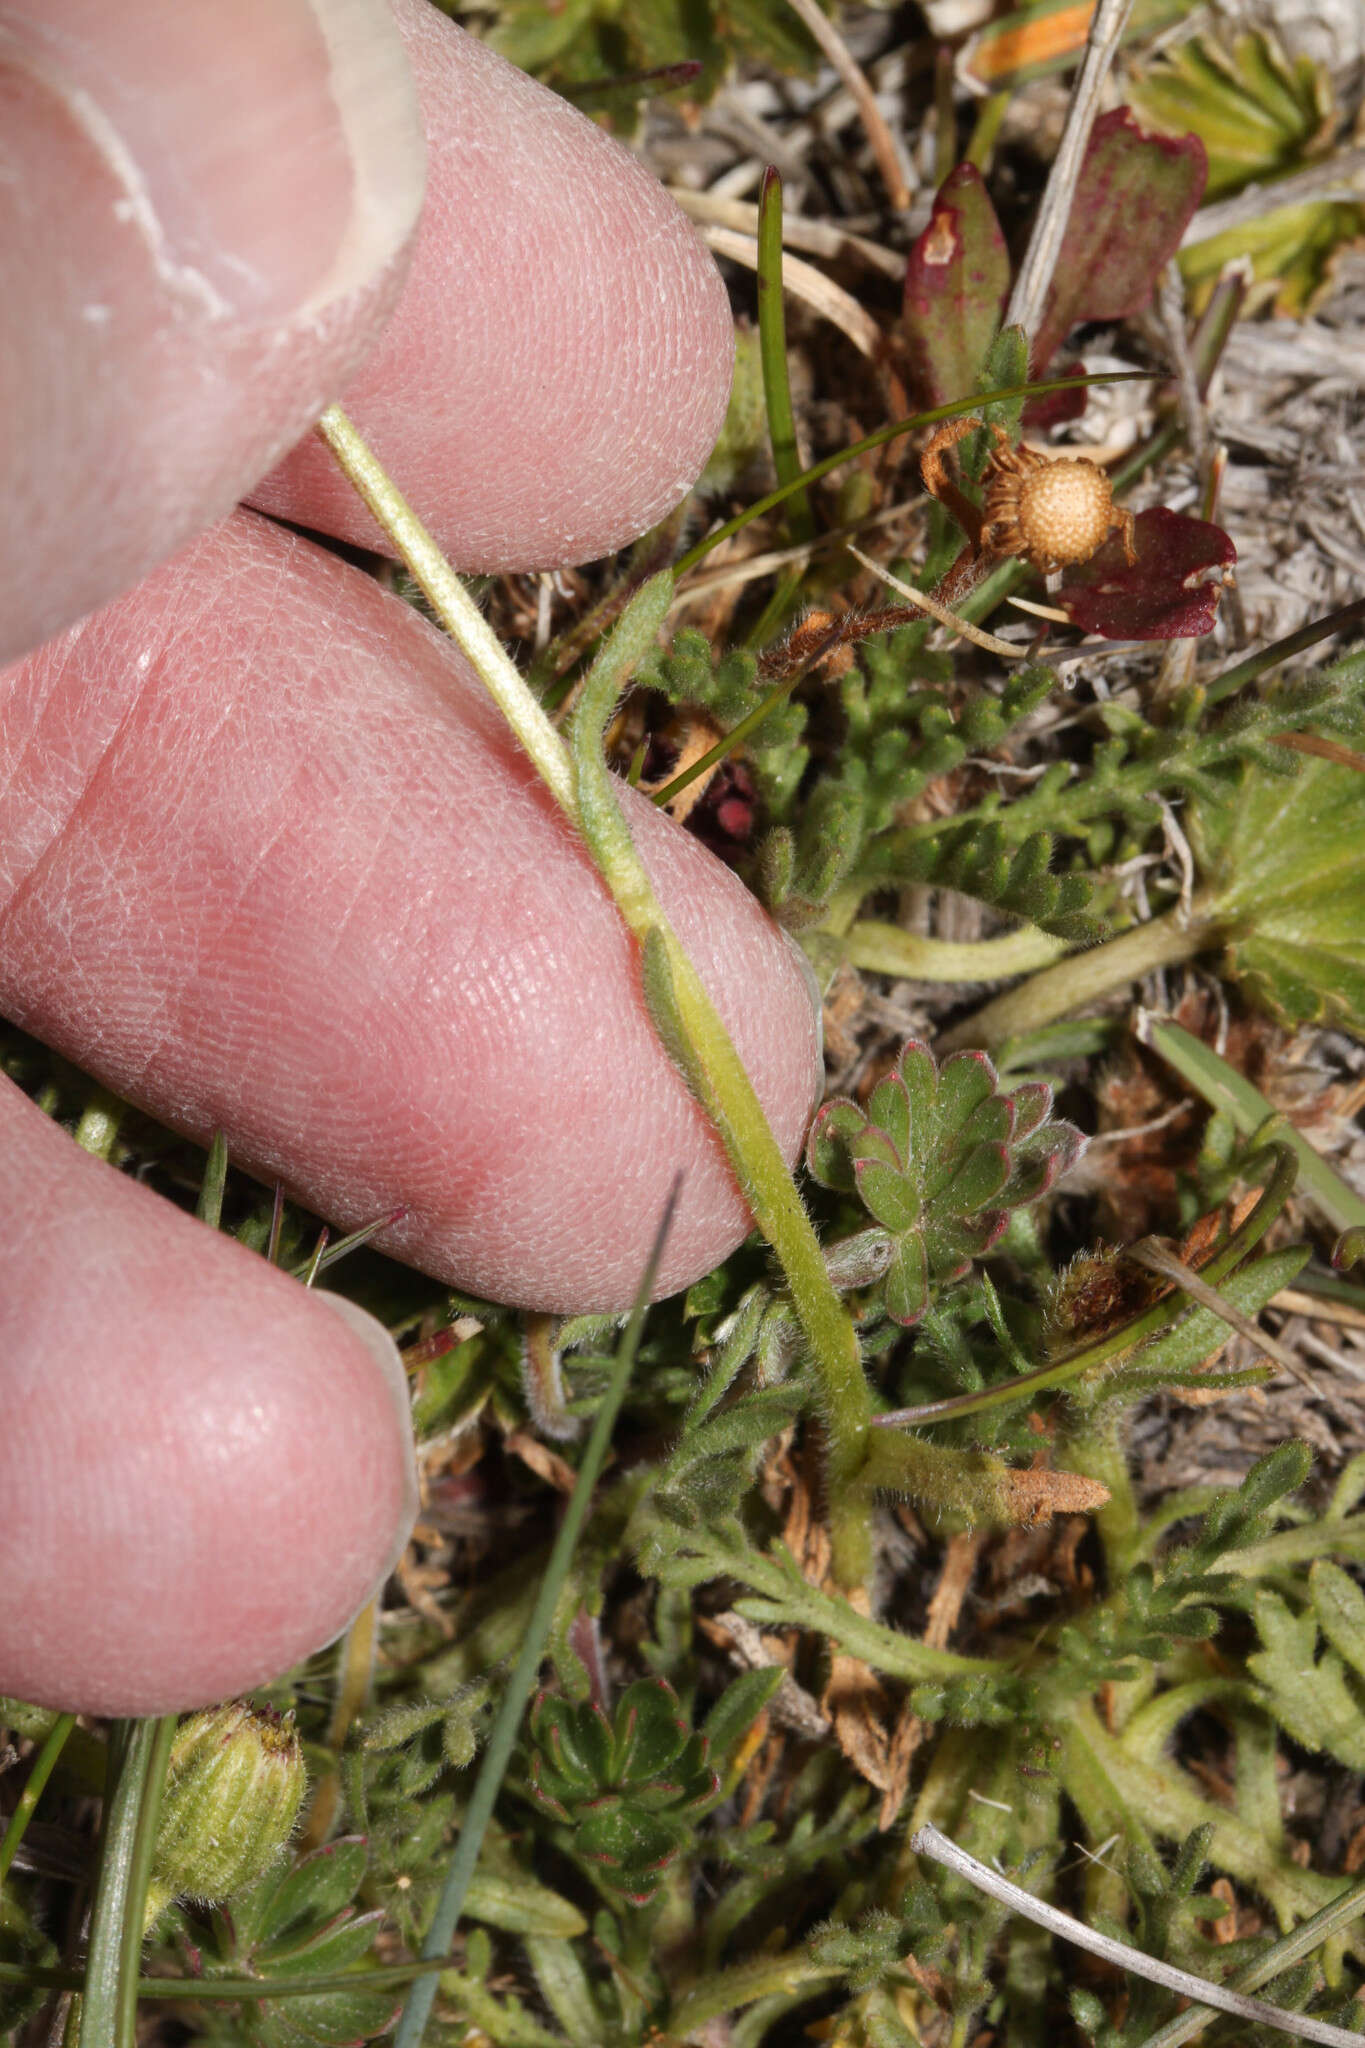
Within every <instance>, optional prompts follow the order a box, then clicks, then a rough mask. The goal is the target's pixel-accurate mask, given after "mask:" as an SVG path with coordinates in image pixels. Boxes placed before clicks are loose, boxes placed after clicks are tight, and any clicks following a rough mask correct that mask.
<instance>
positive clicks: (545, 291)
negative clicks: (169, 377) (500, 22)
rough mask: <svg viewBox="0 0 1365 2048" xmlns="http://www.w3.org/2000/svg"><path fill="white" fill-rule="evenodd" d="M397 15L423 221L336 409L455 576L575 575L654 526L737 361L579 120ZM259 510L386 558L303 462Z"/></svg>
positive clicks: (680, 266) (363, 519)
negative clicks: (471, 280) (420, 162)
mask: <svg viewBox="0 0 1365 2048" xmlns="http://www.w3.org/2000/svg"><path fill="white" fill-rule="evenodd" d="M396 12H397V14H398V18H399V22H400V26H401V27H402V29H403V32H404V34H405V35H406V36H407V38H408V46H409V53H410V55H411V56H412V58H413V61H414V67H415V70H416V73H417V79H418V88H419V92H420V93H421V96H422V99H423V105H424V109H425V113H426V119H427V125H428V129H429V133H430V151H429V177H428V199H427V209H426V214H425V217H424V220H423V225H422V228H421V231H420V237H419V246H418V252H417V256H416V258H415V260H414V265H413V272H412V277H411V280H410V284H409V289H408V290H407V292H406V293H405V294H404V297H403V300H402V302H401V304H400V306H399V308H398V311H397V313H396V314H395V317H394V320H393V321H392V323H391V324H390V327H389V328H388V330H387V332H386V334H385V336H384V339H383V340H382V341H381V343H380V345H379V347H378V349H377V350H376V351H375V352H374V354H373V355H372V356H371V358H370V360H369V361H368V362H367V364H366V365H365V368H364V370H363V371H362V372H361V373H360V375H359V376H358V377H357V378H356V379H354V380H353V381H352V382H351V383H350V384H348V386H347V388H346V390H345V392H344V394H343V403H344V404H345V407H346V410H347V411H348V413H349V414H350V415H351V417H352V418H353V419H354V420H355V422H356V424H357V426H358V427H359V428H360V430H361V432H362V433H363V434H364V435H365V437H366V439H367V440H369V441H370V443H371V445H372V446H373V447H374V448H375V450H376V452H377V453H378V455H379V456H380V459H381V460H382V461H383V462H384V463H385V465H386V466H387V467H388V469H389V470H390V471H391V473H392V474H393V475H395V476H396V477H398V478H399V479H400V481H401V482H402V484H403V487H404V490H405V492H406V494H407V496H408V497H409V498H410V500H411V502H412V503H413V504H414V505H415V506H416V507H417V509H418V510H419V511H420V513H421V514H422V516H423V518H424V519H425V520H426V521H427V523H428V524H429V525H430V526H431V527H432V530H433V532H434V533H435V536H436V538H437V540H438V542H439V543H440V544H441V546H442V547H443V548H444V549H445V551H446V553H447V554H449V555H450V556H451V558H452V559H453V560H455V561H456V562H458V563H459V564H460V565H461V566H463V567H465V568H468V569H485V568H487V569H494V568H508V569H512V568H515V569H526V568H530V567H553V566H557V565H562V564H566V563H571V562H581V561H585V560H589V559H591V558H593V557H595V556H598V555H601V554H604V553H607V552H609V551H610V550H611V549H613V548H615V547H617V546H620V545H622V544H623V543H624V542H626V541H627V540H631V539H634V538H635V537H636V536H637V535H638V534H639V533H641V532H642V531H644V530H646V529H647V528H648V527H649V526H651V525H653V524H654V523H655V522H656V521H657V520H658V519H660V518H661V517H662V516H663V515H664V514H665V513H666V512H667V511H668V510H669V509H671V507H672V506H673V505H674V504H676V502H677V501H678V498H679V497H680V496H681V495H682V493H683V491H684V490H685V489H686V487H687V485H688V484H689V483H690V482H691V481H692V479H693V478H694V477H695V476H696V474H697V473H698V471H699V470H700V468H701V466H702V464H703V463H704V461H705V460H706V457H707V456H708V455H709V453H710V451H711V447H712V445H713V444H714V441H715V438H716V435H717V434H718V433H719V431H720V427H721V424H722V421H723V418H724V411H725V400H726V397H727V394H728V386H729V377H730V371H731V367H732V358H733V333H732V328H731V324H730V315H729V308H728V304H727V301H726V297H725V293H724V290H723V288H722V286H721V284H720V280H719V276H718V273H717V272H716V269H715V266H714V264H713V263H712V261H711V259H710V257H709V256H708V255H707V254H706V253H705V251H704V250H703V249H702V248H701V246H700V244H699V242H698V240H697V238H696V235H695V233H694V231H693V229H692V228H691V226H690V224H689V223H688V222H687V221H686V220H685V219H684V218H683V216H682V215H681V214H680V213H679V212H678V210H677V209H676V207H675V206H674V205H673V203H672V201H671V200H669V199H668V198H667V196H666V195H664V194H663V193H662V192H661V191H660V189H659V188H658V186H657V185H655V184H654V182H653V181H652V180H651V179H650V178H649V177H648V176H647V175H646V174H645V173H644V171H643V170H642V168H641V166H640V165H639V164H638V163H636V162H635V160H634V159H633V158H631V157H630V156H629V155H628V154H627V153H626V152H624V151H623V150H621V149H620V147H619V146H618V145H616V144H614V143H612V142H611V140H610V138H608V137H605V136H604V135H603V134H602V133H601V131H600V130H597V129H596V128H594V126H593V124H592V123H591V122H589V121H588V120H587V119H586V117H584V116H583V115H581V114H580V113H578V112H577V110H575V109H573V108H571V107H570V106H568V104H567V103H566V102H564V101H562V100H558V101H556V100H554V98H553V96H546V95H543V94H542V92H541V89H540V88H538V87H537V86H536V85H535V84H534V82H533V81H530V80H528V79H526V78H525V76H524V75H523V74H521V73H517V72H513V71H510V70H505V69H504V67H503V66H502V64H501V60H499V59H498V58H497V57H496V56H495V54H494V53H493V52H491V51H489V50H488V49H487V48H486V47H484V46H483V45H480V44H477V43H471V42H470V40H469V39H468V38H466V37H464V36H463V35H461V34H459V33H457V32H451V31H449V30H448V28H447V27H446V25H445V24H444V23H442V22H439V21H437V22H436V23H435V24H434V26H435V30H436V33H434V34H433V32H432V29H433V24H432V23H431V22H430V21H427V20H424V19H423V14H424V12H426V13H429V12H430V10H429V9H424V6H423V5H422V4H421V0H398V5H397V7H396ZM476 88H478V90H476ZM485 95H486V97H485ZM494 99H495V100H496V115H494V114H493V113H492V112H491V110H490V108H491V103H492V101H493V100H494ZM471 275H476V276H477V277H478V278H479V286H478V289H477V290H470V289H469V288H468V286H467V284H463V283H461V282H460V281H459V280H460V279H461V277H462V276H463V277H464V278H468V277H469V276H471ZM512 306H515V307H516V308H517V309H518V316H517V317H516V318H515V319H509V318H508V316H507V308H509V307H512ZM253 502H254V503H256V504H258V505H260V506H262V507H263V508H264V509H267V510H270V511H274V512H277V513H282V514H284V515H285V516H287V517H289V518H293V519H301V520H302V521H304V523H312V524H320V525H322V526H324V527H325V528H326V530H328V531H329V532H336V533H339V534H342V535H343V536H344V537H346V538H349V539H352V540H354V541H357V542H359V543H361V544H363V545H365V546H378V547H383V546H385V545H386V543H384V541H383V538H382V536H381V535H380V534H379V533H378V530H377V529H376V528H375V527H374V526H373V524H372V523H371V522H370V520H369V518H368V515H365V514H363V513H362V512H360V511H359V510H358V508H356V507H355V505H354V503H353V501H352V500H351V499H350V498H349V497H348V496H347V493H346V489H345V487H344V486H342V485H340V484H339V483H338V481H337V479H336V478H335V476H334V475H333V474H332V472H331V471H330V470H329V468H328V462H327V457H326V455H325V452H324V451H322V450H320V449H318V448H315V447H312V446H308V445H301V446H300V447H299V448H297V449H295V450H294V451H293V453H292V454H291V455H290V457H289V459H288V461H287V462H286V463H285V464H284V465H283V467H282V468H281V469H280V470H279V471H277V472H276V473H275V474H274V475H273V476H272V477H270V478H268V479H267V480H266V482H265V484H264V485H263V486H262V487H261V488H260V489H259V490H258V491H257V492H256V493H255V494H254V497H253Z"/></svg>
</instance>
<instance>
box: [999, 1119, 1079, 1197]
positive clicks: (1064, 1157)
mask: <svg viewBox="0 0 1365 2048" xmlns="http://www.w3.org/2000/svg"><path fill="white" fill-rule="evenodd" d="M1084 1150H1085V1139H1084V1138H1083V1137H1082V1136H1081V1133H1080V1132H1079V1131H1078V1130H1077V1129H1076V1128H1075V1126H1074V1125H1073V1124H1050V1125H1049V1126H1048V1128H1047V1129H1046V1130H1044V1131H1038V1132H1036V1133H1035V1134H1034V1135H1033V1136H1032V1137H1030V1138H1029V1139H1028V1140H1027V1142H1026V1143H1025V1144H1023V1145H1022V1146H1020V1147H1019V1148H1018V1149H1017V1150H1016V1152H1015V1156H1014V1171H1013V1172H1012V1173H1011V1175H1010V1177H1009V1179H1008V1181H1007V1182H1006V1183H1005V1186H1004V1188H1003V1190H1002V1192H1001V1195H1000V1199H1001V1201H1002V1202H1007V1203H1008V1204H1009V1206H1010V1207H1011V1208H1012V1209H1019V1208H1023V1207H1025V1206H1026V1205H1027V1204H1028V1203H1029V1202H1036V1201H1037V1200H1038V1198H1039V1196H1040V1195H1045V1194H1046V1193H1047V1191H1048V1189H1049V1188H1050V1187H1051V1186H1052V1185H1053V1183H1054V1182H1055V1181H1059V1180H1060V1179H1061V1177H1062V1175H1063V1174H1064V1173H1069V1172H1070V1171H1071V1169H1072V1167H1073V1166H1074V1165H1075V1164H1076V1161H1077V1160H1078V1159H1079V1158H1080V1156H1081V1153H1082V1152H1083V1151H1084Z"/></svg>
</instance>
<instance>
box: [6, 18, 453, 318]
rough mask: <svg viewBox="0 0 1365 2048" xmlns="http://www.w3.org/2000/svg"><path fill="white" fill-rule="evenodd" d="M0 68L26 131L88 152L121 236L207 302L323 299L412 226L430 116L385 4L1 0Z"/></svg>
mask: <svg viewBox="0 0 1365 2048" xmlns="http://www.w3.org/2000/svg"><path fill="white" fill-rule="evenodd" d="M0 73H3V74H8V76H7V79H6V84H7V87H9V88H10V89H12V90H14V91H17V92H18V93H19V94H20V96H21V100H22V102H23V104H24V108H25V112H26V114H27V121H26V124H25V130H24V132H25V135H26V138H29V137H34V136H41V138H42V142H41V147H43V148H48V147H50V148H52V149H53V150H54V151H56V152H58V153H59V155H61V156H62V157H63V163H64V167H68V174H69V161H70V157H71V155H72V153H73V152H75V153H77V160H78V163H79V164H80V165H81V166H82V167H84V166H85V165H86V164H87V163H88V166H89V171H90V177H89V179H88V180H87V187H88V189H89V190H90V191H91V192H92V194H93V195H95V198H98V200H99V201H100V202H101V203H106V204H108V205H109V206H110V211H111V218H110V220H109V232H110V235H111V236H116V235H117V234H118V232H119V229H120V227H122V228H124V229H126V230H127V231H129V232H132V233H135V234H137V235H139V236H140V237H141V239H142V240H143V241H144V242H145V244H146V245H147V248H148V250H149V252H150V254H151V257H152V259H153V262H154V263H155V266H156V269H157V271H158V273H159V274H160V276H161V278H162V280H163V281H164V282H165V283H166V285H167V286H168V287H170V288H171V289H172V290H173V291H174V292H175V294H176V295H177V297H179V298H181V299H182V300H183V301H184V302H185V304H186V306H187V309H191V310H198V311H199V312H200V313H201V314H202V315H205V316H211V317H216V318H219V319H231V320H235V321H238V322H241V323H242V324H244V325H249V326H252V325H258V324H259V325H270V324H275V323H279V322H282V321H286V320H292V319H296V318H298V317H299V316H300V315H307V314H309V313H311V312H314V311H316V310H320V309H321V308H322V307H323V306H325V305H327V304H329V303H331V302H332V301H333V300H335V299H339V298H342V297H344V296H345V295H346V294H347V293H348V292H350V291H352V290H355V289H356V288H357V287H359V286H360V285H363V284H365V283H367V282H368V281H369V280H371V279H372V278H374V277H376V276H378V275H379V274H380V273H381V272H382V271H383V270H384V268H385V267H386V266H387V264H388V263H389V262H390V261H391V260H392V259H393V257H395V256H396V255H397V254H398V252H399V250H400V249H401V248H402V246H403V244H404V243H405V242H406V240H407V238H408V236H409V235H410V234H411V232H412V229H413V227H414V225H415V223H416V219H417V215H418V212H419V210H420V206H421V195H422V176H423V165H424V156H423V143H422V129H421V121H420V115H419V111H418V107H417V100H416V93H415V89H414V87H413V83H412V78H411V74H410V72H409V70H408V65H407V60H406V58H405V56H404V54H403V47H402V43H401V40H400V38H399V35H398V31H397V28H396V27H395V25H394V21H393V18H392V16H391V15H390V13H389V10H388V8H387V6H386V5H385V4H384V0H270V4H269V5H268V6H262V5H260V4H259V0H222V4H219V5H215V6H213V7H209V8H206V7H196V6H189V7H167V6H166V5H165V4H164V0H123V4H122V5H120V6H119V7H109V6H108V5H107V4H106V0H7V4H6V5H4V6H3V8H0ZM25 168H27V167H25ZM37 169H38V176H39V189H40V186H41V175H42V166H41V165H39V166H38V167H37ZM100 170H103V172H104V174H105V177H104V179H103V180H101V179H100V178H99V171H100ZM101 185H103V186H104V190H105V191H106V192H108V191H110V190H112V195H113V196H112V200H111V201H107V202H106V201H104V199H103V194H102V193H101V192H100V190H99V188H100V186H101ZM95 198H92V203H95Z"/></svg>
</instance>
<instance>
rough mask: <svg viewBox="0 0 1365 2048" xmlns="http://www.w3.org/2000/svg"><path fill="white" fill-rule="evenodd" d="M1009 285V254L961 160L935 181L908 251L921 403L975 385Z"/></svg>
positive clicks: (907, 322) (907, 316) (908, 315)
mask: <svg viewBox="0 0 1365 2048" xmlns="http://www.w3.org/2000/svg"><path fill="white" fill-rule="evenodd" d="M1009 288H1010V260H1009V254H1008V251H1007V250H1006V247H1005V237H1004V235H1003V234H1002V233H1001V231H1000V223H999V221H998V220H997V219H996V217H995V208H994V207H993V206H992V205H991V202H990V198H989V196H988V194H987V191H986V187H985V185H984V184H983V182H982V178H981V173H980V172H979V171H978V170H977V169H976V167H975V165H973V164H967V163H963V164H959V165H958V167H957V169H956V170H955V171H953V172H951V173H950V174H949V176H948V177H947V178H946V179H945V181H944V183H943V184H942V185H941V186H940V187H939V189H938V192H937V194H936V195H935V198H934V206H933V211H932V213H931V214H930V216H929V225H928V227H927V228H926V229H925V230H924V233H923V234H922V235H921V236H920V238H919V240H918V241H917V242H916V243H915V245H914V247H913V248H912V249H911V251H910V258H909V261H908V263H907V265H906V271H905V304H904V311H903V313H902V325H903V328H904V333H905V339H906V345H907V348H908V351H909V356H910V373H911V377H912V380H913V384H914V390H915V396H916V398H917V400H918V401H919V403H920V404H921V405H925V406H931V405H943V404H945V403H946V402H947V401H948V400H949V399H953V398H966V397H967V396H968V395H969V394H970V393H971V392H973V391H975V390H976V388H977V380H978V378H979V376H980V373H981V370H982V367H983V365H984V363H985V361H986V355H987V352H988V350H989V348H990V345H991V342H992V340H993V339H994V337H995V332H996V329H997V328H998V327H999V325H1000V316H1001V313H1002V311H1003V309H1004V304H1005V299H1006V296H1007V294H1008V292H1009Z"/></svg>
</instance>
